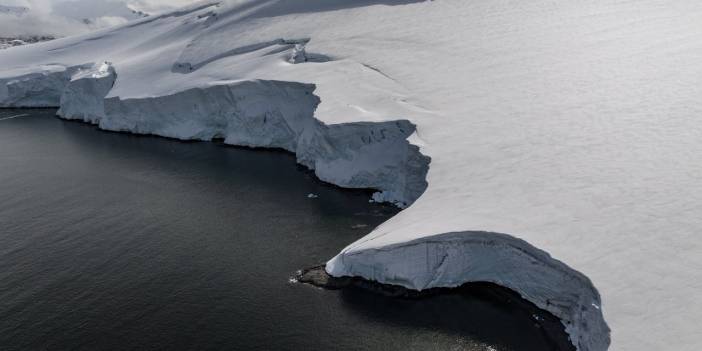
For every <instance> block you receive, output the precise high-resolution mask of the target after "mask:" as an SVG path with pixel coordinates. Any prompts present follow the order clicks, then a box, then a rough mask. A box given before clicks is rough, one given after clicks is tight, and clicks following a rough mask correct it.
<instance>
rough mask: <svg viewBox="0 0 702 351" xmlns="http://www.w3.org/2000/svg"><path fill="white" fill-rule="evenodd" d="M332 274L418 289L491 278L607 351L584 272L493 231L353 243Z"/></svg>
mask: <svg viewBox="0 0 702 351" xmlns="http://www.w3.org/2000/svg"><path fill="white" fill-rule="evenodd" d="M326 270H327V273H329V274H330V275H332V276H338V277H339V276H352V277H356V276H358V277H365V278H366V279H369V280H373V281H377V282H380V283H384V284H392V285H400V286H403V287H406V288H409V289H414V290H420V291H421V290H426V289H431V288H442V287H457V286H460V285H462V284H464V283H467V282H490V283H495V284H498V285H501V286H504V287H507V288H510V289H512V290H514V291H516V292H517V293H519V294H520V295H521V296H522V297H524V298H525V299H526V300H528V301H530V302H532V303H534V304H535V305H536V306H538V307H539V308H541V309H544V310H546V311H548V312H551V313H552V314H553V315H555V316H556V317H558V318H560V319H561V321H562V322H563V324H564V325H565V328H566V332H567V333H568V334H569V335H570V338H571V341H572V342H573V344H574V345H575V346H576V347H577V349H578V350H606V349H607V347H608V346H609V343H610V338H609V327H608V326H607V324H606V323H605V321H604V317H603V315H602V311H601V309H600V306H601V300H600V295H599V293H598V292H597V290H596V289H595V287H594V286H593V285H592V282H591V281H590V280H589V279H588V278H587V277H586V276H584V275H583V274H581V273H579V272H577V271H575V270H573V269H572V268H570V267H568V266H567V265H565V264H564V263H562V262H560V261H558V260H556V259H554V258H552V257H551V256H550V255H549V254H548V253H546V252H544V251H542V250H540V249H538V248H536V247H534V246H532V245H530V244H529V243H527V242H526V241H524V240H521V239H517V238H515V237H512V236H509V235H505V234H498V233H488V232H457V233H445V234H440V235H435V236H428V237H424V238H421V239H417V240H412V241H408V242H403V243H400V244H395V245H389V246H386V247H381V248H373V249H363V250H356V251H355V250H354V248H353V247H352V246H351V247H348V248H346V249H345V250H344V251H342V252H341V253H340V254H339V255H338V256H336V257H334V258H333V259H332V260H330V261H329V262H328V263H327V266H326Z"/></svg>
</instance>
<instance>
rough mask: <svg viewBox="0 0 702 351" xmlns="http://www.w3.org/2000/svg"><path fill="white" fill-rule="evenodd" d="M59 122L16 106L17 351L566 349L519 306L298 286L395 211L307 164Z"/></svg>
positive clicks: (8, 324) (2, 270)
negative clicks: (321, 177)
mask: <svg viewBox="0 0 702 351" xmlns="http://www.w3.org/2000/svg"><path fill="white" fill-rule="evenodd" d="M22 114H28V115H27V116H21V117H17V118H11V119H5V118H7V117H10V116H15V115H22ZM53 114H54V111H53V110H4V111H0V349H1V350H258V349H260V350H540V351H541V350H553V349H558V348H557V346H556V345H563V344H564V343H566V344H567V341H565V339H564V338H565V336H564V335H563V334H562V333H560V334H559V333H556V334H555V335H548V333H546V332H545V329H544V328H543V327H540V326H539V325H538V324H539V323H536V321H535V319H534V317H533V316H532V312H529V311H528V310H527V309H525V308H523V306H522V305H523V303H522V302H520V301H517V300H518V299H511V300H510V301H509V302H507V301H506V300H505V298H504V297H495V296H492V295H491V294H489V293H487V294H486V293H484V292H483V293H475V294H449V295H441V296H436V297H431V298H425V299H419V300H408V299H393V298H388V297H383V296H380V295H376V294H373V293H370V292H366V291H361V290H355V289H349V290H342V291H327V290H321V289H317V288H314V287H311V286H307V285H303V284H294V283H290V282H289V277H290V276H291V275H292V274H293V273H294V272H295V271H296V270H297V269H299V268H303V267H307V266H310V265H313V264H317V263H321V262H323V261H325V260H327V259H328V258H330V257H332V256H333V255H334V254H336V253H337V252H338V251H339V250H340V249H341V248H343V247H344V246H346V245H347V244H349V243H351V242H353V241H354V240H356V239H358V238H360V237H361V236H363V235H364V234H366V233H368V232H369V231H370V230H371V229H372V228H373V227H374V226H376V225H378V224H380V223H382V222H383V221H385V220H387V219H388V218H389V217H390V216H392V215H393V214H395V213H396V210H395V209H394V208H392V207H389V206H383V205H378V204H369V203H368V198H369V193H368V192H366V191H349V190H343V189H339V188H336V187H333V186H329V185H326V184H324V183H322V182H320V181H318V180H316V179H315V178H314V176H313V175H312V174H311V173H310V172H308V171H306V170H304V169H302V168H301V167H300V166H297V165H296V164H295V159H294V157H293V156H292V155H290V154H287V153H283V152H278V151H262V150H248V149H240V148H233V147H226V146H223V145H219V144H217V143H185V142H179V141H174V140H168V139H163V138H156V137H144V136H132V135H127V134H118V133H108V132H102V131H99V130H97V129H96V128H95V127H92V126H89V125H85V124H81V123H76V122H66V121H61V120H59V119H56V118H54V117H53ZM310 193H313V194H317V195H318V196H319V197H318V198H315V199H310V198H308V197H307V195H308V194H310ZM552 334H553V333H552Z"/></svg>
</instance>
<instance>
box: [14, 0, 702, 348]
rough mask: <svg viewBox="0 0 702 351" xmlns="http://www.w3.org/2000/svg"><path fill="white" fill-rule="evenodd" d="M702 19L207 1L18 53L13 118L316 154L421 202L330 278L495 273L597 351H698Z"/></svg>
mask: <svg viewBox="0 0 702 351" xmlns="http://www.w3.org/2000/svg"><path fill="white" fill-rule="evenodd" d="M701 14H702V4H699V3H698V2H695V1H690V0H674V1H662V0H642V1H638V2H619V1H615V2H612V1H604V0H595V1H590V2H579V1H574V0H566V1H560V2H557V3H554V2H549V1H543V0H537V1H530V2H521V3H515V2H511V1H506V0H497V1H491V2H468V1H458V0H440V1H418V0H359V1H349V0H325V1H322V0H311V1H303V0H258V1H203V2H200V3H197V4H195V5H192V6H189V7H185V8H182V9H179V10H177V11H173V12H168V13H163V14H161V15H157V16H151V17H148V18H144V19H139V20H135V21H132V22H129V23H127V24H124V25H121V26H118V27H114V28H108V29H104V30H100V31H97V32H94V33H89V34H84V35H81V36H76V37H69V38H63V39H58V40H55V41H51V42H46V43H40V44H35V45H31V46H21V47H16V48H12V49H8V50H4V51H2V52H0V107H44V106H53V107H58V108H59V111H58V115H59V116H60V117H62V118H66V119H77V120H82V121H85V122H89V123H93V124H96V125H97V126H98V127H100V128H102V129H106V130H114V131H126V132H133V133H141V134H154V135H160V136H165V137H171V138H178V139H184V140H212V139H223V140H224V142H225V143H228V144H232V145H242V146H250V147H274V148H281V149H285V150H288V151H290V152H293V153H295V155H296V157H297V159H298V162H299V163H301V164H303V165H305V166H306V167H308V168H310V169H312V170H314V172H315V174H316V175H317V176H318V177H319V178H320V179H322V180H324V181H327V182H330V183H333V184H336V185H339V186H343V187H352V188H373V189H377V190H378V193H376V194H375V195H374V196H373V199H374V200H376V201H389V202H393V203H395V204H397V205H398V206H400V207H403V208H404V210H403V211H402V212H400V213H399V214H398V215H397V216H395V217H393V218H392V219H390V220H389V221H387V222H386V223H384V224H382V225H381V226H379V227H378V228H375V229H373V230H372V231H371V232H370V233H369V234H368V235H367V236H365V237H363V238H361V239H359V240H358V241H357V242H354V243H350V245H349V246H348V247H346V248H344V249H343V250H341V252H340V253H339V254H338V255H337V256H336V257H333V258H331V259H330V261H329V262H328V263H327V266H326V269H327V272H328V273H329V274H331V275H335V276H358V277H362V278H366V279H370V280H375V281H378V282H381V283H387V284H395V285H401V286H404V287H406V288H409V289H415V290H424V289H430V288H434V287H455V286H459V285H461V284H463V283H466V282H472V281H487V282H492V283H496V284H499V285H502V286H505V287H508V288H510V289H512V290H514V291H516V292H517V293H519V294H520V295H521V296H523V297H524V298H525V299H527V300H529V301H531V302H533V303H534V304H536V305H537V306H539V307H540V308H542V309H545V310H547V311H550V312H551V313H553V314H554V315H555V316H557V317H559V318H560V319H561V321H562V322H563V324H564V326H565V328H566V331H567V332H568V334H569V336H570V338H571V341H572V342H573V345H574V346H575V347H576V348H577V349H578V350H588V351H589V350H606V349H612V350H660V349H676V350H697V349H699V348H700V347H702V336H701V335H700V334H699V332H698V330H697V329H698V325H699V324H700V323H701V322H702V307H699V304H698V303H696V299H695V297H696V294H697V293H698V292H699V291H700V289H702V285H701V284H702V283H701V282H702V244H700V243H699V240H696V238H697V236H698V234H699V232H700V230H701V229H702V216H699V214H700V213H702V182H700V179H702V127H701V126H700V124H699V122H698V118H697V116H698V115H699V113H700V111H701V110H702V109H701V108H700V96H701V95H700V92H699V89H700V88H699V87H700V86H702V84H700V83H702V82H701V80H702V64H701V63H700V62H702V60H700V58H702V21H699V19H700V15H701Z"/></svg>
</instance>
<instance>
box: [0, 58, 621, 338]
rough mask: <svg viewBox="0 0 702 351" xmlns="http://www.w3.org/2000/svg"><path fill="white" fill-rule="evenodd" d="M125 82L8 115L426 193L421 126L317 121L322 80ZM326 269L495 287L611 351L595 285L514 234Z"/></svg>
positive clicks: (425, 284) (46, 74)
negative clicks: (123, 88)
mask: <svg viewBox="0 0 702 351" xmlns="http://www.w3.org/2000/svg"><path fill="white" fill-rule="evenodd" d="M116 77H117V74H116V72H115V69H114V67H112V65H110V64H109V63H108V62H104V63H99V64H95V65H91V64H86V65H80V66H72V67H66V68H64V69H63V70H61V69H56V68H52V70H43V71H41V72H37V73H31V74H27V75H23V76H19V77H13V78H6V79H1V80H0V107H59V108H60V110H59V112H58V115H59V116H60V117H62V118H65V119H78V120H82V121H85V122H89V123H93V124H97V125H98V126H99V127H100V128H101V129H105V130H114V131H128V132H132V133H138V134H153V135H159V136H165V137H172V138H178V139H185V140H212V139H213V138H224V141H225V143H227V144H231V145H239V146H252V147H272V148H282V149H285V150H288V151H291V152H294V153H295V154H296V156H297V160H298V162H299V163H301V164H303V165H305V166H307V167H309V168H310V169H313V170H314V171H315V174H316V175H317V176H318V177H319V178H320V179H322V180H324V181H327V182H330V183H333V184H336V185H339V186H342V187H349V188H374V189H379V190H380V191H381V193H379V194H378V195H376V196H375V197H376V198H380V199H384V200H386V201H389V202H393V203H395V204H396V205H398V206H400V207H405V206H409V205H411V204H412V203H413V202H414V201H415V200H416V199H417V198H418V197H419V196H420V195H421V194H422V193H423V192H424V190H425V189H426V187H427V183H426V173H427V171H428V166H429V162H430V159H429V158H428V157H427V156H425V155H422V154H421V152H420V151H419V147H417V146H415V145H412V144H411V143H410V142H409V141H408V140H407V138H408V137H409V136H410V135H412V134H413V133H414V132H415V126H414V125H413V124H412V123H410V122H409V121H406V120H398V121H391V122H381V123H362V122H360V123H347V124H339V125H325V124H323V123H322V122H320V121H319V120H317V119H315V118H314V111H315V109H316V107H317V105H318V104H319V102H320V100H319V98H318V97H317V96H315V95H314V94H313V91H314V90H315V86H314V85H313V84H303V83H296V82H282V81H270V80H269V81H243V82H236V83H222V84H213V85H211V86H208V87H203V88H193V89H188V90H185V91H182V92H178V93H175V94H172V95H166V96H158V97H146V98H138V99H121V98H119V97H110V98H105V96H107V94H108V93H109V91H110V90H111V88H112V86H113V85H114V83H115V81H116ZM327 272H328V273H329V274H330V275H334V276H359V277H362V278H365V279H369V280H374V281H377V282H380V283H386V284H396V285H401V286H404V287H406V288H409V289H414V290H424V289H429V288H433V287H456V286H460V285H461V284H463V283H468V282H478V281H485V282H491V283H495V284H498V285H501V286H504V287H507V288H510V289H512V290H514V291H516V292H517V293H519V294H520V295H521V296H523V297H524V298H525V299H527V300H529V301H531V302H533V303H534V304H536V305H537V306H538V307H540V308H542V309H545V310H547V311H549V312H551V313H553V314H554V315H556V316H557V317H559V318H560V319H561V320H562V322H563V324H564V325H565V327H566V332H567V333H568V334H569V335H570V338H571V341H572V342H573V344H574V345H575V346H576V348H577V349H578V350H581V351H584V350H588V351H589V350H606V349H607V348H608V346H609V343H610V337H609V328H608V326H607V324H606V322H605V321H604V318H603V315H602V311H601V308H600V306H601V304H600V296H599V293H598V292H597V290H596V289H595V287H594V286H593V284H592V282H591V281H590V280H589V279H588V278H587V277H585V276H584V275H583V274H581V273H579V272H577V271H575V270H573V269H572V268H570V267H568V266H567V265H566V264H564V263H562V262H560V261H558V260H556V259H554V258H552V257H551V256H550V255H549V254H548V253H546V252H544V251H542V250H540V249H538V248H536V247H534V246H532V245H530V244H528V243H527V242H525V241H523V240H521V239H517V238H515V237H513V236H510V235H507V234H499V233H490V232H481V231H472V232H471V231H466V232H455V233H444V234H438V235H433V236H428V237H424V238H421V239H417V240H413V241H409V242H404V243H400V244H395V245H389V246H386V247H381V248H369V249H354V248H352V247H349V248H346V249H345V250H343V251H342V252H341V253H340V254H339V255H337V256H336V257H334V258H333V259H331V260H330V261H329V262H328V264H327Z"/></svg>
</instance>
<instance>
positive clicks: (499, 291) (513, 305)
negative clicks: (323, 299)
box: [294, 265, 575, 351]
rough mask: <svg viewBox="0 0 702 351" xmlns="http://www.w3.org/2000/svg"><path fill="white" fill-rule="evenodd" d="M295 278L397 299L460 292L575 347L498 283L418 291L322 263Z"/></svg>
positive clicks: (553, 321)
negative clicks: (524, 317) (336, 272)
mask: <svg viewBox="0 0 702 351" xmlns="http://www.w3.org/2000/svg"><path fill="white" fill-rule="evenodd" d="M294 278H295V280H297V281H298V282H300V283H305V284H310V285H314V286H316V287H320V288H324V289H330V290H339V289H357V290H364V291H368V292H372V293H375V294H381V295H384V296H387V297H391V298H399V299H425V298H431V297H432V296H436V295H442V294H460V295H463V296H465V297H467V298H476V299H483V300H488V301H490V302H494V303H497V304H500V305H503V306H504V307H505V308H510V309H516V310H520V311H522V312H524V313H528V314H530V315H532V316H533V320H534V325H535V326H536V327H537V329H538V330H539V331H540V332H541V333H542V334H543V335H544V336H546V337H547V338H548V339H549V340H550V341H551V342H552V347H553V348H552V350H564V351H565V350H568V351H571V350H572V351H574V350H575V347H574V346H573V344H572V343H571V342H570V340H569V339H568V335H567V334H566V332H565V328H564V326H563V324H562V323H561V321H560V319H558V318H557V317H556V316H554V315H553V314H551V313H550V312H548V311H545V310H542V309H540V308H538V307H537V306H536V305H534V304H533V303H531V302H529V301H527V300H525V299H523V298H522V297H521V296H520V295H519V294H517V293H516V292H514V291H512V290H510V289H507V288H505V287H502V286H499V285H497V284H493V283H487V282H474V283H466V284H463V285H461V286H459V287H456V288H432V289H427V290H423V291H417V290H411V289H407V288H405V287H402V286H399V285H391V284H381V283H378V282H375V281H370V280H366V279H363V278H359V277H333V276H330V275H329V274H327V272H326V270H325V269H324V265H318V266H314V267H311V268H307V269H303V270H301V271H299V272H298V273H297V274H296V275H295V277H294ZM466 318H470V316H466Z"/></svg>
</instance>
